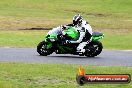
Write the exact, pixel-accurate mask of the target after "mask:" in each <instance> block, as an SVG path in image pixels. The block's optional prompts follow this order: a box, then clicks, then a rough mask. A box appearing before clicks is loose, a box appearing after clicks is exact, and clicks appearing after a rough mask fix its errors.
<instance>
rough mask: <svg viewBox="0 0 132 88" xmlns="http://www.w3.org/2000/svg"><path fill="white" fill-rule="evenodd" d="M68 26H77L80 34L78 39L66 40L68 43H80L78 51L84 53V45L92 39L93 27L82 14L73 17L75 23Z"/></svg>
mask: <svg viewBox="0 0 132 88" xmlns="http://www.w3.org/2000/svg"><path fill="white" fill-rule="evenodd" d="M66 26H73V27H75V28H77V31H78V32H79V33H80V36H79V38H78V39H77V40H66V43H80V44H79V45H78V47H77V52H79V53H81V54H82V53H84V52H85V49H84V47H85V46H86V44H88V43H89V42H90V40H91V36H92V28H91V26H90V24H89V23H88V22H87V21H85V20H84V19H83V18H82V16H81V15H80V14H77V15H75V16H74V17H73V23H72V24H68V25H66Z"/></svg>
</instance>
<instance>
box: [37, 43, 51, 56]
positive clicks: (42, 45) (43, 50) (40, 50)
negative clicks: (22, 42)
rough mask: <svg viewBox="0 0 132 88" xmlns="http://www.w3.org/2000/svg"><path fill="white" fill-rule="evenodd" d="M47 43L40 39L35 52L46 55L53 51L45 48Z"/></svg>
mask: <svg viewBox="0 0 132 88" xmlns="http://www.w3.org/2000/svg"><path fill="white" fill-rule="evenodd" d="M46 46H47V43H46V42H45V41H42V42H40V43H39V44H38V46H37V52H38V53H39V54H40V55H42V56H47V55H50V54H52V53H53V50H52V49H51V48H50V49H46Z"/></svg>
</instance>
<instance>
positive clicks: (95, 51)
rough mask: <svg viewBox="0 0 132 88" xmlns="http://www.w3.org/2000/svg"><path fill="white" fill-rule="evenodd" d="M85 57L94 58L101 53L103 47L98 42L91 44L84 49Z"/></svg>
mask: <svg viewBox="0 0 132 88" xmlns="http://www.w3.org/2000/svg"><path fill="white" fill-rule="evenodd" d="M85 49H86V51H85V56H87V57H94V56H97V55H99V54H100V53H101V52H102V49H103V46H102V43H101V42H100V41H95V42H91V43H90V44H89V45H87V46H86V47H85Z"/></svg>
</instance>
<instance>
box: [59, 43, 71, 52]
mask: <svg viewBox="0 0 132 88" xmlns="http://www.w3.org/2000/svg"><path fill="white" fill-rule="evenodd" d="M58 48H59V49H60V50H61V53H62V54H63V53H72V51H73V49H72V48H69V47H66V46H60V45H58Z"/></svg>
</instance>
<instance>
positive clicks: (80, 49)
mask: <svg viewBox="0 0 132 88" xmlns="http://www.w3.org/2000/svg"><path fill="white" fill-rule="evenodd" d="M86 44H87V42H82V43H80V44H79V45H78V47H77V52H80V53H84V52H85V49H84V47H85V46H86Z"/></svg>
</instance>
